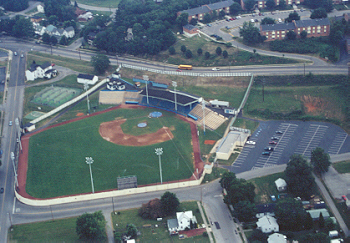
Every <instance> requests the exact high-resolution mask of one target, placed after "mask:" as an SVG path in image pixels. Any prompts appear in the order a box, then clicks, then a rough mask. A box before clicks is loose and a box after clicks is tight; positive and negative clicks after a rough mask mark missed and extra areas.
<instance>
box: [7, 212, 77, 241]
mask: <svg viewBox="0 0 350 243" xmlns="http://www.w3.org/2000/svg"><path fill="white" fill-rule="evenodd" d="M76 221H77V218H76V217H72V218H66V219H58V220H55V221H45V222H39V223H31V224H19V225H14V226H13V227H12V229H13V230H9V242H43V243H44V242H83V241H82V240H79V237H78V235H77V233H76V231H75V226H76Z"/></svg>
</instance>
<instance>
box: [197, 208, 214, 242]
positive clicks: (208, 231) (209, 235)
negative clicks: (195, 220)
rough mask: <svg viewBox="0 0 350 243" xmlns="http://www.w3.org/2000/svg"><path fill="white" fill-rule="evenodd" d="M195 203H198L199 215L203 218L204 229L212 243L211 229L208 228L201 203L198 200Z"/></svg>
mask: <svg viewBox="0 0 350 243" xmlns="http://www.w3.org/2000/svg"><path fill="white" fill-rule="evenodd" d="M197 205H198V208H199V211H200V213H201V216H202V219H203V222H204V225H205V229H206V230H207V233H208V237H209V240H210V243H214V240H213V236H212V235H211V230H209V228H208V222H207V218H206V217H205V214H204V213H203V209H202V205H201V204H200V202H199V201H197Z"/></svg>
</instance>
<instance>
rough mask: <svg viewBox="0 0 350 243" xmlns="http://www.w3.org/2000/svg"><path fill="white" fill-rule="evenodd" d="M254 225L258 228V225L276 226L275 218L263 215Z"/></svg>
mask: <svg viewBox="0 0 350 243" xmlns="http://www.w3.org/2000/svg"><path fill="white" fill-rule="evenodd" d="M256 225H257V226H258V227H259V228H260V227H270V226H278V224H277V220H276V219H275V218H274V217H272V216H268V215H265V216H263V217H261V218H260V219H258V222H257V223H256Z"/></svg>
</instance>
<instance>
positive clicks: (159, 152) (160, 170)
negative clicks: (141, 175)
mask: <svg viewBox="0 0 350 243" xmlns="http://www.w3.org/2000/svg"><path fill="white" fill-rule="evenodd" d="M162 154H163V148H156V155H158V157H159V174H160V184H163V176H162V160H161V158H160V157H161V155H162Z"/></svg>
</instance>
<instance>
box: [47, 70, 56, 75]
mask: <svg viewBox="0 0 350 243" xmlns="http://www.w3.org/2000/svg"><path fill="white" fill-rule="evenodd" d="M52 72H56V69H49V70H47V71H46V72H45V74H49V73H52Z"/></svg>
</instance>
